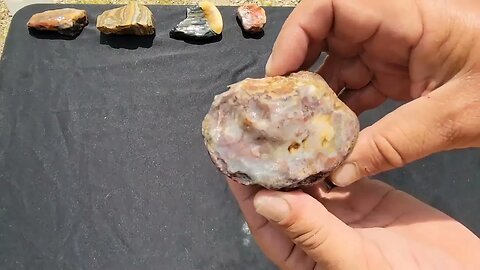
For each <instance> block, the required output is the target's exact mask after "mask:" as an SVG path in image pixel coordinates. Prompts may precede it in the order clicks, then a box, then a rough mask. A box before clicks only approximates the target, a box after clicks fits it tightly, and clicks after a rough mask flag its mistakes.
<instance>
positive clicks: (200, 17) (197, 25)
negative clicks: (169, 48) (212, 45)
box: [170, 1, 223, 39]
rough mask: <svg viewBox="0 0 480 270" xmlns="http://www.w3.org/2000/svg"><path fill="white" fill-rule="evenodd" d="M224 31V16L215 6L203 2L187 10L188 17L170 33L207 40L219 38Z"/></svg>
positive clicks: (175, 35)
mask: <svg viewBox="0 0 480 270" xmlns="http://www.w3.org/2000/svg"><path fill="white" fill-rule="evenodd" d="M222 31H223V19H222V14H221V13H220V11H219V10H218V8H217V7H216V6H215V5H214V4H212V3H210V2H208V1H202V2H200V3H198V5H195V6H192V7H188V8H187V17H186V18H185V19H184V20H183V21H181V22H180V23H178V24H177V26H175V27H174V28H173V29H172V30H171V31H170V36H172V37H175V38H177V37H178V38H190V39H207V38H212V37H216V36H219V35H220V34H221V33H222Z"/></svg>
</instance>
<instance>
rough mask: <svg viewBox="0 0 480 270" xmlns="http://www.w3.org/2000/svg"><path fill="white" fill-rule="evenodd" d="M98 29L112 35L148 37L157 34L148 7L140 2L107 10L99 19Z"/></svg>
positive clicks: (132, 2)
mask: <svg viewBox="0 0 480 270" xmlns="http://www.w3.org/2000/svg"><path fill="white" fill-rule="evenodd" d="M97 29H98V30H100V32H102V33H104V34H106V35H110V34H115V35H137V36H148V35H153V34H154V33H155V20H154V18H153V14H152V12H151V11H150V9H148V7H146V6H144V5H142V4H139V3H138V1H130V2H129V3H128V4H127V5H126V6H122V7H119V8H114V9H111V10H107V11H105V12H103V13H102V14H100V15H99V16H98V17H97Z"/></svg>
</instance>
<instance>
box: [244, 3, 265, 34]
mask: <svg viewBox="0 0 480 270" xmlns="http://www.w3.org/2000/svg"><path fill="white" fill-rule="evenodd" d="M237 17H238V18H239V20H240V22H241V24H242V28H243V30H245V32H249V33H258V32H261V31H262V30H263V26H264V25H265V24H266V23H267V15H266V14H265V10H264V9H263V8H262V7H260V6H258V5H257V4H254V3H250V4H243V5H241V6H239V7H238V9H237Z"/></svg>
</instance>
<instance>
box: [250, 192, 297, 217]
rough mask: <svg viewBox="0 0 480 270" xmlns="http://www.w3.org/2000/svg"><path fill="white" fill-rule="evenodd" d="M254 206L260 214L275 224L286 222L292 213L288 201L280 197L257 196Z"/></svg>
mask: <svg viewBox="0 0 480 270" xmlns="http://www.w3.org/2000/svg"><path fill="white" fill-rule="evenodd" d="M253 205H254V206H255V211H257V213H258V214H260V215H262V216H264V217H265V218H266V219H269V220H272V221H275V222H279V221H282V220H284V219H285V218H286V217H287V216H288V215H289V213H290V206H289V205H288V203H287V201H286V200H285V199H283V198H281V197H278V196H268V195H266V196H257V197H255V199H254V200H253Z"/></svg>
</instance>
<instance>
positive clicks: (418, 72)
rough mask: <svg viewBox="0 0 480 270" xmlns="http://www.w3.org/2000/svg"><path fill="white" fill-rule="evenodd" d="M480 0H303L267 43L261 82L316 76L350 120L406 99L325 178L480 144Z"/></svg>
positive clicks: (352, 177) (349, 178)
mask: <svg viewBox="0 0 480 270" xmlns="http://www.w3.org/2000/svg"><path fill="white" fill-rule="evenodd" d="M478 33H480V1H476V0H397V1H384V0H359V1H348V0H303V1H302V2H300V3H299V4H298V6H297V7H296V8H295V9H294V10H293V12H292V13H291V14H290V16H289V17H288V19H287V20H286V22H285V24H284V25H283V27H282V29H281V31H280V33H279V36H278V37H277V40H276V42H275V45H274V47H273V50H272V54H271V56H270V58H269V61H268V63H267V66H266V73H267V76H274V75H285V74H288V73H290V72H294V71H297V70H301V69H308V68H309V67H310V66H311V65H312V64H313V63H314V62H315V61H316V60H317V59H318V57H319V55H320V53H321V52H326V53H327V54H328V57H327V59H326V61H325V63H324V65H323V66H322V67H321V69H320V70H319V73H320V74H321V75H322V76H323V77H324V78H325V80H326V81H327V82H328V83H329V85H330V86H331V87H332V88H333V89H334V90H335V91H337V92H338V91H340V90H342V89H345V92H344V93H345V95H344V94H342V95H341V97H342V99H343V100H344V101H345V103H346V104H347V105H348V106H349V107H350V108H352V109H353V110H354V111H355V112H356V113H357V114H359V113H361V112H362V111H365V110H367V109H371V108H374V107H376V106H378V105H380V104H381V103H383V102H384V101H385V100H386V99H387V98H391V99H395V100H400V101H408V102H407V103H405V104H404V105H403V106H401V107H399V108H398V109H397V110H395V111H393V112H391V113H390V114H388V115H386V116H385V117H383V118H382V119H381V120H379V121H378V122H376V123H375V124H373V125H372V126H369V127H367V128H365V129H363V130H362V131H361V132H360V135H359V138H358V142H357V144H356V146H355V147H354V149H353V151H352V153H351V155H350V156H349V157H348V158H347V160H346V162H345V163H344V165H343V166H341V167H340V168H339V169H338V170H336V172H335V173H334V174H333V175H332V181H333V182H334V183H335V184H336V185H338V186H346V185H348V184H350V183H352V182H354V181H356V180H358V179H361V178H363V177H368V176H372V175H375V174H377V173H380V172H382V171H386V170H389V169H392V168H397V167H401V166H403V165H405V164H407V163H409V162H412V161H414V160H418V159H420V158H423V157H425V156H428V155H430V154H432V153H435V152H441V151H446V150H452V149H460V148H467V147H478V146H480V87H479V86H480V40H479V39H480V35H479V34H478Z"/></svg>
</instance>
